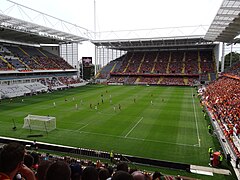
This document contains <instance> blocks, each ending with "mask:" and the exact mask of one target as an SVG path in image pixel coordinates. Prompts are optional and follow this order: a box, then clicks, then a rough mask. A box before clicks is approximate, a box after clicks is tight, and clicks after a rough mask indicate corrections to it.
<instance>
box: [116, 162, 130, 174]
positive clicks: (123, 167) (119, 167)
mask: <svg viewBox="0 0 240 180" xmlns="http://www.w3.org/2000/svg"><path fill="white" fill-rule="evenodd" d="M120 170H121V171H125V172H128V164H127V163H126V162H119V163H118V164H117V171H120Z"/></svg>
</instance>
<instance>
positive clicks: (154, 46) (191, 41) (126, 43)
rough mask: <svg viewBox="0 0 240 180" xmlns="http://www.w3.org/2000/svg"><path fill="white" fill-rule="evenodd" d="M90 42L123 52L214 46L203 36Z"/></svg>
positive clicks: (207, 47)
mask: <svg viewBox="0 0 240 180" xmlns="http://www.w3.org/2000/svg"><path fill="white" fill-rule="evenodd" d="M91 42H92V43H93V44H95V45H96V46H105V47H107V48H110V49H117V50H124V51H131V50H134V51H139V50H160V51H161V50H170V49H171V50H173V49H175V50H183V49H184V50H185V49H189V50H191V49H209V48H213V47H214V46H215V45H216V44H215V43H213V42H211V41H207V40H204V39H203V36H179V37H165V38H138V39H116V40H93V41H91Z"/></svg>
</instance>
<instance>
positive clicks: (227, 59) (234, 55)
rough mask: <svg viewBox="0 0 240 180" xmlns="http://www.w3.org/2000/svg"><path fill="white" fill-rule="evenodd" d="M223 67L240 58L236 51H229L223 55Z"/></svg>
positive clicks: (227, 66)
mask: <svg viewBox="0 0 240 180" xmlns="http://www.w3.org/2000/svg"><path fill="white" fill-rule="evenodd" d="M231 56H232V61H230V60H231ZM224 58H225V59H224V69H227V68H229V67H231V66H232V65H233V64H234V63H235V62H237V61H239V60H240V54H239V53H237V52H232V53H231V52H230V53H228V54H227V55H225V57H224Z"/></svg>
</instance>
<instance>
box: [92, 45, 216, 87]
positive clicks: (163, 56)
mask: <svg viewBox="0 0 240 180" xmlns="http://www.w3.org/2000/svg"><path fill="white" fill-rule="evenodd" d="M119 61H121V66H120V68H118V69H116V68H114V65H113V63H114V61H113V62H111V63H109V64H107V65H106V66H105V67H104V68H103V69H102V71H101V72H99V74H98V76H96V78H97V79H101V78H104V79H107V82H108V83H114V82H115V83H119V82H121V83H126V84H151V85H180V86H185V85H187V86H192V85H193V84H198V83H199V82H200V81H210V80H214V79H216V71H215V69H214V58H213V54H212V51H209V50H201V51H197V50H192V51H149V52H148V51H145V52H128V53H127V54H125V55H124V57H123V56H122V57H120V58H118V62H119ZM202 72H204V73H202ZM116 76H120V77H119V78H116ZM133 76H134V78H133Z"/></svg>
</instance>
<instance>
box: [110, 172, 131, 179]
mask: <svg viewBox="0 0 240 180" xmlns="http://www.w3.org/2000/svg"><path fill="white" fill-rule="evenodd" d="M111 180H133V177H132V175H130V174H129V173H127V172H126V171H117V172H116V173H115V174H114V175H113V176H112V179H111Z"/></svg>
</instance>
